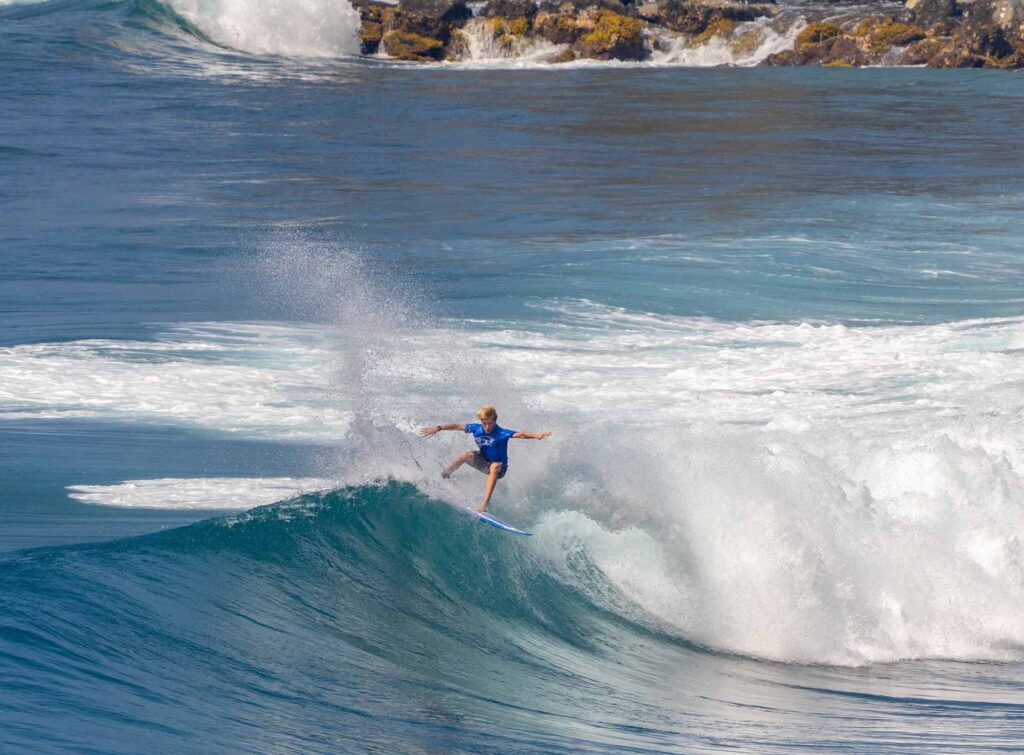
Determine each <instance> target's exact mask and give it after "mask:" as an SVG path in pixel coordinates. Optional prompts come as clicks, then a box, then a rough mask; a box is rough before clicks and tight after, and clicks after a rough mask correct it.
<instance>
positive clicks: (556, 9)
mask: <svg viewBox="0 0 1024 755" xmlns="http://www.w3.org/2000/svg"><path fill="white" fill-rule="evenodd" d="M592 8H605V9H606V10H610V11H612V12H613V13H618V14H620V15H623V16H625V15H628V14H629V13H630V12H631V11H630V8H629V7H628V6H627V5H626V4H625V3H623V2H621V0H543V2H541V4H540V6H539V7H538V10H542V11H548V12H550V13H562V14H569V15H573V16H576V15H579V14H580V13H582V12H583V11H586V10H590V9H592Z"/></svg>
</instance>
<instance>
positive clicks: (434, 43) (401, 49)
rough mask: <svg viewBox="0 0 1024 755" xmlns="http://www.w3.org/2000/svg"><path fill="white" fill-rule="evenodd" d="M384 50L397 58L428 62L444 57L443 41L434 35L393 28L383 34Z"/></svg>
mask: <svg viewBox="0 0 1024 755" xmlns="http://www.w3.org/2000/svg"><path fill="white" fill-rule="evenodd" d="M381 44H382V45H383V47H384V51H385V52H387V54H388V55H390V56H391V57H393V58H398V60H409V61H416V62H420V63H423V62H428V61H437V60H443V59H444V42H442V41H441V40H440V39H436V38H434V37H425V36H423V35H421V34H414V33H412V32H408V31H403V30H401V29H393V30H391V31H389V32H387V33H386V34H384V37H383V39H382V40H381Z"/></svg>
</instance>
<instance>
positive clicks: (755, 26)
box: [651, 18, 806, 68]
mask: <svg viewBox="0 0 1024 755" xmlns="http://www.w3.org/2000/svg"><path fill="white" fill-rule="evenodd" d="M805 25H806V24H805V23H804V22H803V21H798V22H796V23H792V24H788V25H787V24H782V23H781V22H780V21H779V19H767V18H761V19H758V20H756V21H750V22H748V23H743V24H737V26H736V28H735V29H734V30H733V31H732V32H731V33H730V34H727V35H724V36H718V35H716V36H713V37H711V38H710V39H709V40H707V41H706V42H704V43H702V44H694V41H693V38H692V37H690V36H686V35H680V34H673V33H671V32H667V31H664V30H660V31H659V34H658V36H657V40H656V44H655V45H654V51H653V52H652V53H651V63H652V64H653V65H659V66H692V67H695V68H704V67H711V66H744V67H745V66H756V65H758V64H760V63H762V62H763V61H764V60H765V59H767V58H768V57H769V56H770V55H774V54H775V53H779V52H782V51H783V50H791V49H793V44H794V41H795V39H796V35H797V34H799V33H800V30H801V29H802V28H803V27H804V26H805ZM780 29H781V30H780Z"/></svg>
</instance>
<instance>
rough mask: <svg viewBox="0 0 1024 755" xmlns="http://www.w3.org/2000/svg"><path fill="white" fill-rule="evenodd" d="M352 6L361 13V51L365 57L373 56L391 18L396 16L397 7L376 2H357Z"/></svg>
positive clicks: (371, 0)
mask: <svg viewBox="0 0 1024 755" xmlns="http://www.w3.org/2000/svg"><path fill="white" fill-rule="evenodd" d="M352 5H353V7H354V8H355V9H356V10H357V11H358V12H359V18H360V21H361V26H360V29H359V37H360V39H361V40H362V44H361V51H362V53H363V55H373V54H375V53H376V52H377V50H378V49H379V47H380V42H381V39H382V38H383V36H384V30H385V29H386V28H387V27H388V25H389V23H390V22H391V16H392V15H394V13H395V10H396V7H395V6H394V5H391V4H389V3H381V2H376V1H375V0H356V1H355V2H354V3H352Z"/></svg>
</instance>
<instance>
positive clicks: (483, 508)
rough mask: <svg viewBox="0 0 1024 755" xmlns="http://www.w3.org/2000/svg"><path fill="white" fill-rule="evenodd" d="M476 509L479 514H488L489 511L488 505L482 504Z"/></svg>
mask: <svg viewBox="0 0 1024 755" xmlns="http://www.w3.org/2000/svg"><path fill="white" fill-rule="evenodd" d="M476 511H477V513H478V514H486V513H487V507H486V506H481V507H480V508H478V509H477V510H476Z"/></svg>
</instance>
